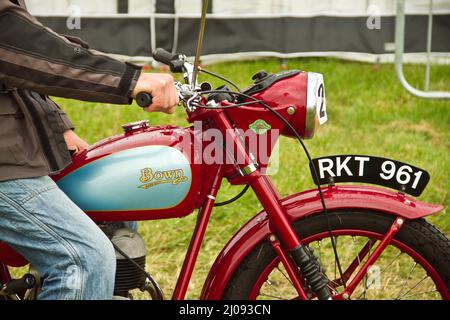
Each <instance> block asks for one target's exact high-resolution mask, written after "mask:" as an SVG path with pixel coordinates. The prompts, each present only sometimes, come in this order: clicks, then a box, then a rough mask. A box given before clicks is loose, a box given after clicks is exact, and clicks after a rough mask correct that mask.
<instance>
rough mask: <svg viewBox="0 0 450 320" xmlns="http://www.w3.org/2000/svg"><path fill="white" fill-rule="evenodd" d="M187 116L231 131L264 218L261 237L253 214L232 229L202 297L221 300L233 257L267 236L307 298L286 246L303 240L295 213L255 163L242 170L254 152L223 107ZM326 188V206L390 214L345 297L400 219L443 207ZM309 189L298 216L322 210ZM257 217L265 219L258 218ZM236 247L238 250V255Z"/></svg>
mask: <svg viewBox="0 0 450 320" xmlns="http://www.w3.org/2000/svg"><path fill="white" fill-rule="evenodd" d="M188 116H189V117H188V120H189V121H191V122H192V121H195V120H205V119H212V120H213V122H214V124H215V127H216V128H218V129H219V130H221V131H222V133H224V132H227V134H231V135H232V138H233V144H234V145H233V150H235V152H236V153H235V154H236V159H244V161H243V163H241V164H239V165H238V167H239V169H240V172H241V174H242V172H247V173H246V174H243V176H242V177H240V179H239V183H241V184H249V185H250V187H251V188H252V190H253V192H254V193H255V195H256V197H257V198H258V200H259V201H260V203H261V204H262V206H263V208H264V217H262V216H261V214H259V215H258V217H259V218H257V220H256V221H258V220H259V222H256V225H257V226H262V225H264V226H265V229H264V235H263V237H261V234H262V233H261V232H256V231H258V230H250V229H248V228H247V226H248V225H249V224H250V225H252V226H253V227H254V226H255V224H252V223H251V222H253V223H255V218H256V217H255V218H254V219H253V220H252V221H251V222H250V223H249V224H247V225H246V226H244V227H243V228H242V229H241V231H240V232H238V233H237V234H235V235H234V236H233V238H232V239H231V240H230V241H229V242H228V245H227V247H225V248H224V250H223V251H222V253H221V254H220V255H219V257H218V259H217V260H216V262H215V263H214V265H213V267H212V269H211V270H210V273H209V275H208V277H207V279H206V282H205V284H204V287H203V292H202V295H201V298H202V299H220V295H221V294H222V293H223V290H224V289H225V287H226V284H227V283H228V280H229V279H230V278H231V275H232V273H233V272H234V270H235V269H236V268H235V267H236V266H237V265H236V262H237V261H238V262H239V263H240V262H241V261H242V260H243V259H244V257H245V255H246V254H248V253H249V252H250V250H251V249H252V248H254V246H255V245H257V243H259V242H260V241H262V240H264V239H265V238H266V239H268V240H269V241H270V243H271V244H272V246H273V248H274V250H275V252H276V254H277V255H278V257H279V258H280V261H281V262H282V263H283V266H284V267H285V269H286V271H287V273H288V276H289V277H290V279H291V281H292V283H293V285H294V287H295V289H296V290H297V292H298V294H299V297H300V298H302V299H307V294H306V292H305V291H304V289H303V286H302V282H303V280H302V279H301V277H300V275H299V272H298V268H297V266H296V265H295V262H294V260H293V259H292V258H291V256H290V251H291V250H293V249H295V248H296V247H297V246H299V245H300V244H301V242H302V239H300V238H298V236H297V234H296V233H295V231H294V229H293V227H292V222H293V221H295V220H296V219H298V213H297V215H296V216H294V217H293V216H292V215H290V214H289V212H288V211H287V209H286V208H287V207H288V206H287V205H286V204H285V200H284V199H281V198H280V196H279V194H278V192H277V191H276V189H275V187H274V185H273V184H272V182H271V180H270V178H269V177H268V176H267V175H264V174H262V173H261V171H260V170H259V169H258V168H256V169H254V170H253V171H252V172H248V171H246V170H245V169H247V168H249V167H252V165H254V163H253V160H252V159H254V157H253V156H252V155H251V154H249V151H248V149H247V148H246V147H245V145H244V144H243V142H242V139H240V138H239V136H238V133H237V132H236V131H235V130H234V127H233V124H232V123H231V122H230V119H229V118H228V117H227V115H226V114H225V111H224V109H220V108H217V109H214V110H207V111H205V110H196V111H193V112H190V111H188ZM226 172H227V170H226V165H219V166H218V168H217V171H216V175H215V178H214V179H213V181H212V184H211V187H210V188H209V189H210V192H209V193H208V195H207V196H206V197H205V200H204V204H203V205H202V207H201V208H200V210H199V214H198V220H197V224H196V227H195V230H194V233H193V235H192V238H191V241H190V244H189V247H188V250H187V252H186V256H185V259H184V262H183V266H182V269H181V271H180V273H179V277H178V280H177V283H176V286H175V289H174V292H173V295H172V299H173V300H183V299H184V298H185V296H186V293H187V289H188V285H189V282H190V279H191V277H192V274H193V271H194V267H195V263H196V260H197V257H198V254H199V252H200V247H201V244H202V242H203V239H204V235H205V231H206V228H207V225H208V222H209V219H210V217H211V213H212V210H213V208H214V201H215V199H216V195H217V192H218V190H219V188H220V185H221V181H222V179H223V178H227V176H226V175H225V173H226ZM327 192H328V193H327V194H328V195H329V194H332V193H334V194H336V198H334V199H331V201H330V199H329V197H327V199H326V202H327V204H330V206H329V209H342V208H347V209H349V208H363V209H375V210H380V211H384V212H386V213H388V214H391V215H393V216H395V220H394V223H393V225H392V227H391V228H390V229H389V230H387V231H386V234H385V235H383V237H382V239H381V241H380V243H379V244H378V246H377V247H376V248H375V251H374V253H373V254H372V255H371V256H370V259H369V260H368V261H366V262H365V263H364V264H363V265H362V267H361V269H360V270H359V271H358V273H357V275H356V276H355V278H354V279H353V280H352V281H351V282H350V283H349V286H348V288H347V290H346V291H344V292H342V293H341V294H340V295H339V296H337V297H336V299H345V297H346V296H350V295H351V293H352V292H353V290H354V288H356V286H357V285H358V284H359V282H360V281H361V280H362V278H363V276H364V275H365V273H366V272H367V270H368V268H369V267H370V265H372V264H373V263H374V262H375V261H376V259H377V258H378V257H379V256H380V255H381V253H382V252H383V251H384V249H385V248H386V247H387V246H388V245H389V244H390V242H391V240H392V239H393V238H394V236H395V234H396V233H397V232H398V231H399V230H400V229H401V227H402V226H403V222H404V221H405V220H409V219H417V218H420V217H423V216H426V215H430V214H433V213H436V212H439V211H440V210H442V206H434V205H429V204H426V203H423V202H420V201H415V200H414V199H412V198H409V197H406V196H405V195H404V194H401V193H396V192H392V191H387V190H386V189H381V188H376V187H365V186H351V187H347V188H344V189H341V188H338V187H331V188H328V189H327ZM312 193H314V197H315V199H314V201H313V202H312V203H313V204H314V205H315V207H314V209H313V211H311V212H308V211H307V210H305V211H303V214H301V216H303V215H304V214H305V213H308V214H313V213H320V212H322V211H323V208H322V207H321V203H320V200H319V199H318V196H317V190H311V191H308V192H306V194H307V195H308V196H311V194H312ZM339 196H341V197H342V198H340V197H339ZM351 197H353V199H351ZM261 220H262V221H264V222H265V223H261ZM256 229H257V228H256ZM259 231H261V230H259ZM255 235H258V236H259V238H258V239H257V240H256V239H255ZM252 238H253V239H252ZM254 240H256V241H254ZM232 244H235V245H236V244H240V245H242V247H244V249H245V250H242V251H240V249H241V248H237V246H234V247H233V245H232ZM228 249H230V250H228ZM239 252H241V254H240V253H239ZM366 253H367V252H366ZM366 253H365V254H366ZM226 254H228V255H230V256H231V255H234V259H235V261H233V262H234V263H233V266H234V267H230V266H231V265H230V264H229V263H230V261H227V259H226V258H225V256H226ZM356 267H357V266H350V267H349V270H346V271H347V273H350V274H351V273H353V271H355V269H356ZM218 276H219V277H218ZM221 277H223V278H221ZM219 278H221V279H219ZM343 297H344V298H343Z"/></svg>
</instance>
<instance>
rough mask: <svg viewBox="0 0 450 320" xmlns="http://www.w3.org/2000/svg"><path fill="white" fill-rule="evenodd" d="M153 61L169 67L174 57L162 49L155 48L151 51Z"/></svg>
mask: <svg viewBox="0 0 450 320" xmlns="http://www.w3.org/2000/svg"><path fill="white" fill-rule="evenodd" d="M153 59H155V60H156V61H158V62H161V63H164V64H167V65H169V64H170V62H171V61H172V60H173V59H174V55H173V54H172V53H170V52H169V51H167V50H164V49H163V48H157V49H155V51H153Z"/></svg>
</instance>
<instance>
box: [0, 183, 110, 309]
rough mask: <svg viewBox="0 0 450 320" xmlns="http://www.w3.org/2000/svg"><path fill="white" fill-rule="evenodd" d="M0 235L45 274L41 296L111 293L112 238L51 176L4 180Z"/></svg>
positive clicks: (0, 187) (106, 296)
mask: <svg viewBox="0 0 450 320" xmlns="http://www.w3.org/2000/svg"><path fill="white" fill-rule="evenodd" d="M0 240H1V241H3V242H5V243H7V244H9V245H10V246H11V247H13V248H14V249H15V250H17V251H18V252H20V253H21V254H22V255H23V256H24V257H25V258H26V259H27V260H28V261H30V262H31V263H32V264H33V266H34V267H35V268H36V269H37V270H38V272H39V274H40V275H41V276H42V277H43V279H44V282H43V286H42V292H41V293H40V294H39V299H65V300H66V299H69V300H73V299H82V300H84V299H111V298H112V295H113V290H114V278H115V268H116V258H115V252H114V249H113V247H112V244H111V242H110V241H109V239H108V238H107V237H106V235H105V234H104V233H103V232H102V231H101V230H100V229H99V228H98V227H97V225H96V224H95V223H94V222H93V221H92V220H91V219H90V218H89V217H88V216H87V215H86V214H85V213H84V212H83V211H82V210H81V209H80V208H78V207H77V206H76V205H75V204H74V203H73V202H72V201H71V200H70V199H69V198H68V197H67V196H66V195H65V194H64V193H63V192H62V191H61V190H60V189H59V188H58V187H57V185H56V184H55V183H54V182H53V180H52V179H50V178H49V177H39V178H30V179H17V180H9V181H3V182H0Z"/></svg>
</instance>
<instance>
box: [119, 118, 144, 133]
mask: <svg viewBox="0 0 450 320" xmlns="http://www.w3.org/2000/svg"><path fill="white" fill-rule="evenodd" d="M122 128H123V130H124V131H125V132H132V131H136V130H139V129H146V128H148V120H141V121H136V122H130V123H127V124H124V125H122Z"/></svg>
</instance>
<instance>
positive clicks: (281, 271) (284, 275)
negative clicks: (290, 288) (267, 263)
mask: <svg viewBox="0 0 450 320" xmlns="http://www.w3.org/2000/svg"><path fill="white" fill-rule="evenodd" d="M277 269H278V271H279V272H280V273H281V274H282V275H283V277H285V278H286V279H287V281H289V283H290V284H291V285H294V284H293V283H292V281H291V279H289V277H288V276H287V275H286V274H285V273H284V272H283V270H281V269H280V265H277Z"/></svg>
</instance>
